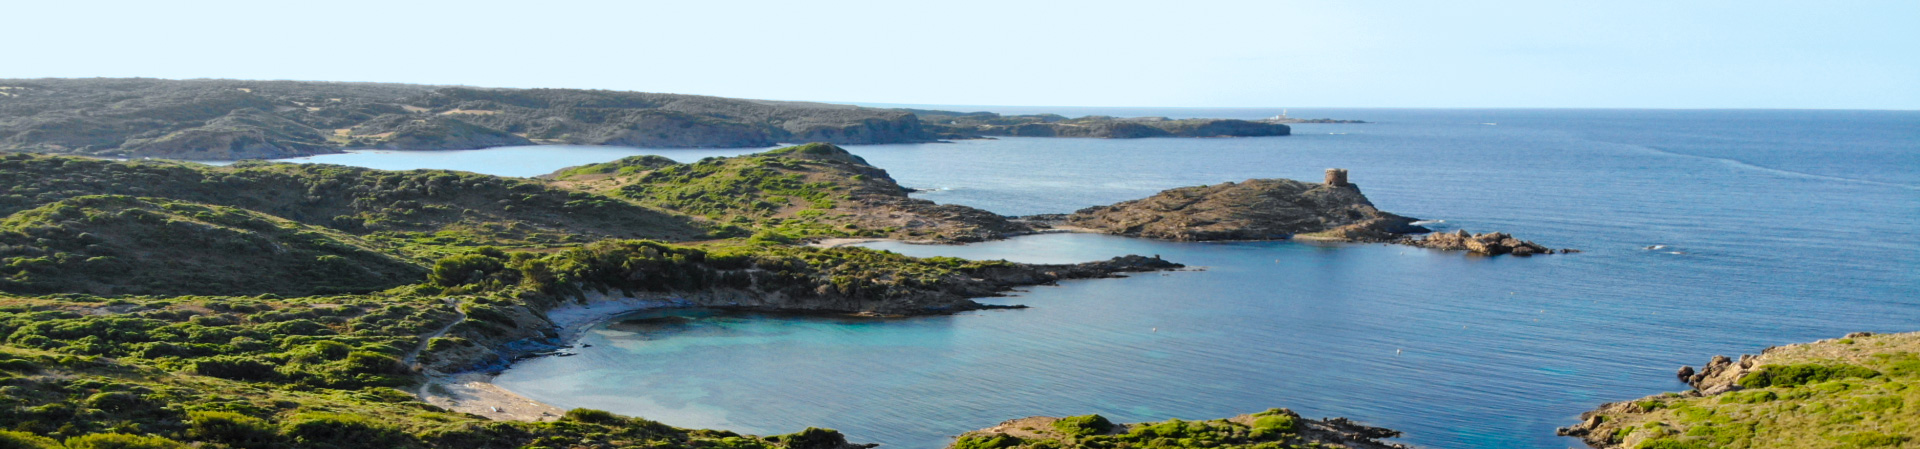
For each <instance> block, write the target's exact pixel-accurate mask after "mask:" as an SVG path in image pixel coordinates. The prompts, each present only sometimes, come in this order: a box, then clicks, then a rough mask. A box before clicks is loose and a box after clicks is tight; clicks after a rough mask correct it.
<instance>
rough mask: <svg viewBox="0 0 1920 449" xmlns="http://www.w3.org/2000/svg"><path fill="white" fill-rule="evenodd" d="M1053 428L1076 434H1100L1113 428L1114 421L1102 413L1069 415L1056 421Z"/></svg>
mask: <svg viewBox="0 0 1920 449" xmlns="http://www.w3.org/2000/svg"><path fill="white" fill-rule="evenodd" d="M1053 428H1055V429H1059V430H1060V431H1061V432H1065V433H1066V434H1068V435H1074V436H1085V435H1099V434H1103V433H1107V431H1108V430H1112V429H1113V422H1112V421H1108V420H1107V417H1105V416H1100V415H1083V416H1069V417H1065V418H1060V420H1059V421H1054V422H1053Z"/></svg>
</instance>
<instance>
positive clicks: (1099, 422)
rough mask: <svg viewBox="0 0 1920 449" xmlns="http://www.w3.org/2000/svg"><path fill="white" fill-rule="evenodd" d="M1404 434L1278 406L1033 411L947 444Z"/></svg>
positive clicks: (1367, 444)
mask: <svg viewBox="0 0 1920 449" xmlns="http://www.w3.org/2000/svg"><path fill="white" fill-rule="evenodd" d="M1400 435H1401V433H1400V432H1399V431H1396V430H1392V429H1387V428H1383V427H1373V426H1368V425H1364V424H1360V423H1357V422H1354V421H1353V420H1349V419H1346V418H1325V419H1317V420H1316V419H1307V418H1305V417H1302V416H1300V414H1299V413H1295V412H1294V411H1293V410H1288V409H1284V408H1279V409H1271V410H1267V411H1264V412H1259V413H1248V414H1242V415H1238V416H1234V417H1231V418H1225V419H1213V420H1205V421H1183V420H1179V419H1174V420H1169V421H1162V422H1149V423H1133V424H1126V423H1114V422H1110V421H1108V420H1107V418H1105V417H1103V416H1100V415H1084V416H1072V417H1064V418H1057V417H1049V416H1032V417H1026V418H1020V419H1012V420H1007V421H1003V422H1001V423H1000V424H999V425H995V426H993V427H988V428H985V429H980V430H975V431H971V432H967V433H963V434H960V435H959V436H958V437H956V438H955V440H954V443H953V444H951V445H949V446H948V447H947V449H978V448H982V447H990V448H996V449H998V448H1005V449H1022V448H1032V449H1040V448H1057V449H1080V448H1087V449H1094V448H1109V447H1136V446H1134V445H1135V444H1137V443H1148V444H1152V443H1151V442H1152V441H1156V440H1161V439H1166V440H1186V439H1205V440H1212V441H1216V442H1217V443H1218V444H1222V445H1221V446H1218V447H1263V448H1264V447H1272V448H1276V449H1280V448H1304V447H1328V448H1346V449H1411V446H1408V445H1405V444H1401V443H1394V442H1387V441H1380V440H1381V439H1386V438H1398V437H1400ZM1152 447H1159V445H1154V446H1152ZM1208 447H1215V446H1208Z"/></svg>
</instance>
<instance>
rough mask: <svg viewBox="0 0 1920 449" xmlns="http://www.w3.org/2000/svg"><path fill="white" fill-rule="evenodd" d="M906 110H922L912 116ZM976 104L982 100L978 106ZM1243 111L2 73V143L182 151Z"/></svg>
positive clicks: (695, 142) (862, 137)
mask: <svg viewBox="0 0 1920 449" xmlns="http://www.w3.org/2000/svg"><path fill="white" fill-rule="evenodd" d="M917 113H925V114H932V115H930V116H928V118H923V117H921V116H920V115H917ZM981 114H985V115H981ZM1287 133H1288V128H1287V126H1286V125H1280V124H1270V123H1263V122H1249V121H1243V120H1218V119H1188V120H1168V119H1165V118H1151V117H1149V118H1133V119H1120V118H1113V117H1086V118H1080V119H1072V120H1068V119H1065V118H1064V117H1059V116H1051V115H1033V116H1005V117H1002V116H999V115H996V114H992V113H973V114H965V113H955V112H946V111H917V110H907V109H881V108H867V107H858V106H849V105H839V104H826V103H808V102H794V101H766V100H743V99H733V98H720V97H707V96H699V95H678V94H660V93H646V92H622V91H608V90H583V89H495V88H476V87H463V86H425V85H411V84H382V83H334V82H311V81H247V80H206V79H200V80H162V79H148V78H128V79H110V78H91V79H6V80H0V151H17V152H31V153H54V154H74V155H87V156H100V157H124V158H142V157H153V158H165V159H184V160H240V159H274V158H286V157H295V156H304V155H312V154H325V153H337V152H340V151H342V150H344V149H355V148H384V149H397V150H453V149H473V148H486V147H495V146H510V145H531V144H536V143H538V144H579V145H615V146H637V147H674V148H690V147H728V148H751V147H767V146H773V145H775V144H778V143H781V142H827V143H835V144H843V145H844V144H883V143H910V142H928V141H933V140H935V139H942V138H976V137H981V136H1048V137H1055V136H1057V137H1114V138H1132V137H1162V136H1170V137H1216V136H1276V135H1286V134H1287Z"/></svg>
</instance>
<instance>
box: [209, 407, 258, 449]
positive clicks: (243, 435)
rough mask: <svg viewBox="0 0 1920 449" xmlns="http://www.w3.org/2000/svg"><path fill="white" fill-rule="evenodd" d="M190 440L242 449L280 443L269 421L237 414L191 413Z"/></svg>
mask: <svg viewBox="0 0 1920 449" xmlns="http://www.w3.org/2000/svg"><path fill="white" fill-rule="evenodd" d="M187 425H188V427H187V436H188V437H191V438H193V439H198V440H206V441H212V442H216V443H222V444H226V445H228V446H233V447H236V448H241V449H251V448H265V447H271V446H273V444H274V442H275V441H278V440H279V434H278V432H277V431H276V430H275V429H274V428H273V425H271V424H268V423H267V422H266V421H265V420H262V419H260V418H255V417H251V416H247V415H242V414H239V413H233V412H213V411H207V412H190V413H187Z"/></svg>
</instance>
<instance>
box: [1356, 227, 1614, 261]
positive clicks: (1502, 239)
mask: <svg viewBox="0 0 1920 449" xmlns="http://www.w3.org/2000/svg"><path fill="white" fill-rule="evenodd" d="M1393 243H1397V244H1401V245H1407V246H1417V247H1421V248H1428V249H1438V250H1447V251H1466V252H1469V253H1473V254H1478V255H1482V256H1498V255H1502V254H1512V255H1515V256H1520V257H1527V256H1532V255H1535V254H1571V253H1577V252H1580V250H1577V249H1570V248H1568V249H1552V248H1548V247H1545V246H1541V245H1540V244H1538V243H1533V242H1530V241H1526V240H1520V239H1517V238H1513V236H1512V235H1508V234H1507V233H1504V232H1489V233H1485V234H1473V233H1469V232H1467V231H1466V230H1464V229H1462V230H1459V231H1456V232H1451V233H1446V232H1436V233H1431V234H1427V235H1424V236H1421V237H1420V238H1413V237H1403V238H1400V239H1397V240H1394V241H1393Z"/></svg>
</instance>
